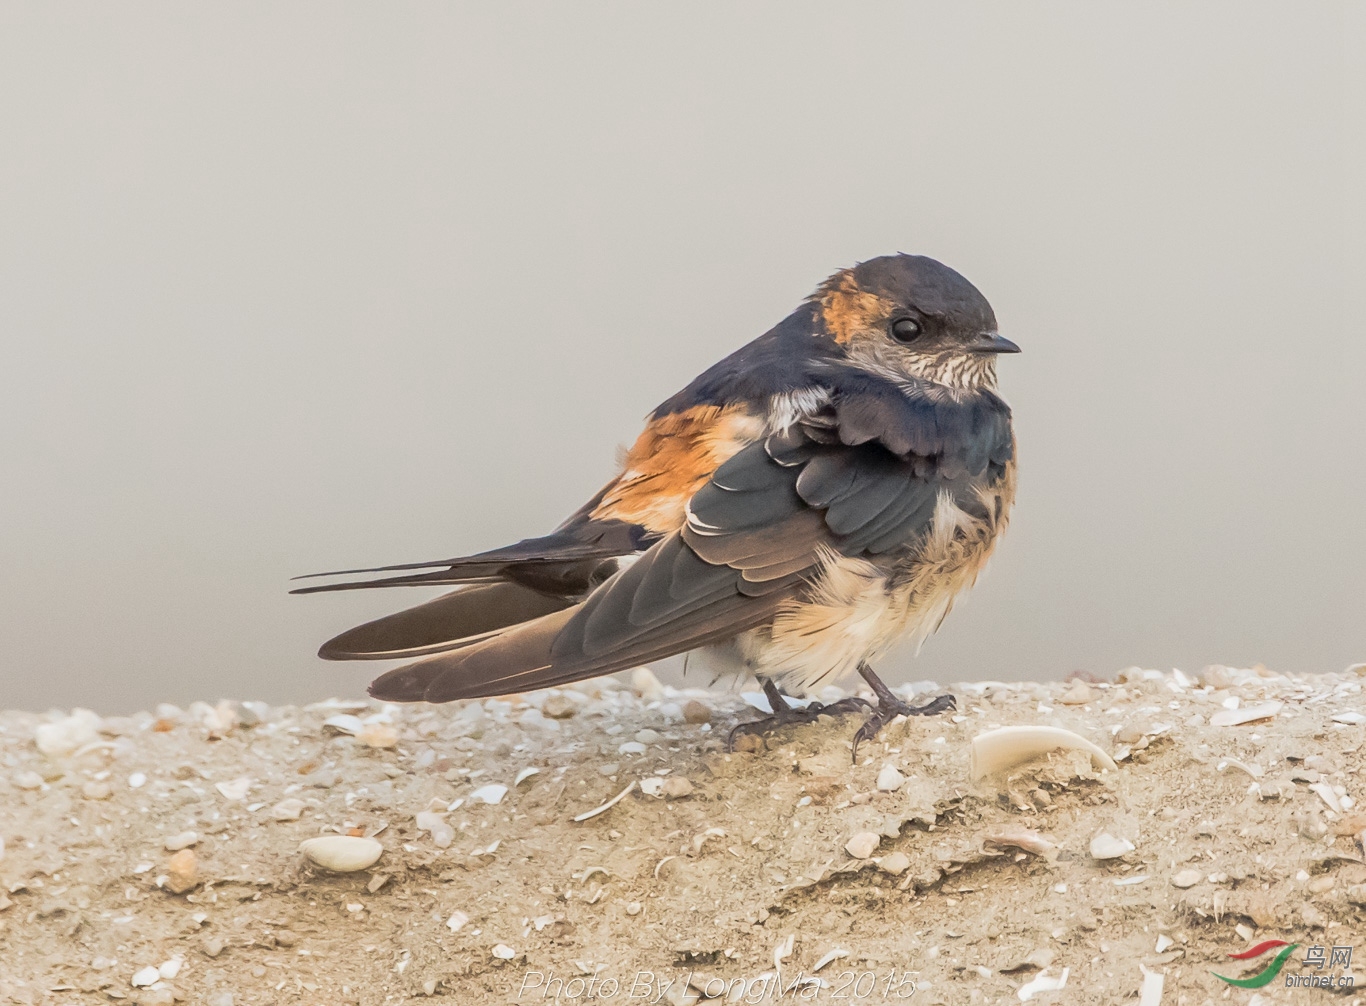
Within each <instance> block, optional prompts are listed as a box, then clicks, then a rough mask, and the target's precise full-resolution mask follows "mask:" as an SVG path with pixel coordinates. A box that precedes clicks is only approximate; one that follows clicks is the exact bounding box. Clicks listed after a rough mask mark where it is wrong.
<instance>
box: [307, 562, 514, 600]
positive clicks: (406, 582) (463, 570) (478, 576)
mask: <svg viewBox="0 0 1366 1006" xmlns="http://www.w3.org/2000/svg"><path fill="white" fill-rule="evenodd" d="M506 568H507V563H496V564H494V563H463V564H461V565H458V566H452V567H451V568H450V569H438V570H434V571H433V572H431V573H413V574H411V575H409V576H385V577H381V578H379V579H377V580H347V581H346V582H345V583H320V584H317V585H316V586H313V587H295V588H294V589H293V590H291V591H290V593H291V594H323V593H326V592H327V591H331V590H364V589H366V588H367V587H439V586H441V585H442V584H451V583H478V582H480V581H481V580H495V579H497V578H498V576H499V574H500V573H502V571H503V570H504V569H506ZM357 572H359V571H357ZM309 575H310V576H328V575H331V574H327V573H316V574H309ZM294 579H296V580H302V579H304V578H303V577H301V576H296V577H295V578H294Z"/></svg>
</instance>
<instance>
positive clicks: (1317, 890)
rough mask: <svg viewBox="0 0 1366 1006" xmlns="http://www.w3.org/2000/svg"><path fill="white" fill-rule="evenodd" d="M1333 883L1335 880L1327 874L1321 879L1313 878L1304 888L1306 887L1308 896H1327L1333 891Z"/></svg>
mask: <svg viewBox="0 0 1366 1006" xmlns="http://www.w3.org/2000/svg"><path fill="white" fill-rule="evenodd" d="M1334 881H1335V878H1334V877H1333V876H1332V874H1327V875H1325V876H1322V877H1315V878H1314V879H1313V880H1311V881H1309V883H1308V884H1307V885H1305V886H1306V887H1308V889H1309V893H1310V894H1327V893H1328V892H1329V891H1331V890H1332V889H1333V884H1334Z"/></svg>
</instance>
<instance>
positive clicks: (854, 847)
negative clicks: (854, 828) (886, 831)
mask: <svg viewBox="0 0 1366 1006" xmlns="http://www.w3.org/2000/svg"><path fill="white" fill-rule="evenodd" d="M881 841H882V836H881V835H879V834H878V833H877V832H875V831H860V832H859V833H858V834H856V835H854V837H853V838H851V839H849V841H848V842H846V843H845V845H844V851H845V852H847V853H849V855H851V856H853V857H854V858H855V859H867V858H868V857H869V856H871V855H872V854H873V853H874V852H876V851H877V847H878V844H879V843H880V842H881Z"/></svg>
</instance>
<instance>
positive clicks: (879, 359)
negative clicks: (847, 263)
mask: <svg viewBox="0 0 1366 1006" xmlns="http://www.w3.org/2000/svg"><path fill="white" fill-rule="evenodd" d="M812 300H814V301H815V303H816V305H817V306H818V307H819V313H820V321H821V323H822V324H823V326H824V329H825V331H824V332H823V333H822V334H823V336H824V337H826V338H828V339H830V340H832V341H833V342H834V343H835V346H836V347H838V349H837V351H838V352H839V353H840V354H841V355H843V356H845V357H846V358H847V359H848V361H849V362H850V363H851V364H853V365H854V366H856V367H859V368H861V369H864V370H869V371H872V372H874V373H877V374H879V375H881V376H884V377H887V378H890V379H892V380H905V379H908V378H919V379H922V380H928V381H932V382H934V383H935V384H938V385H942V386H944V387H946V388H949V389H951V390H953V391H971V390H974V389H976V388H982V387H992V386H994V385H995V382H996V366H995V361H996V355H997V354H998V353H1018V352H1019V351H1020V347H1019V346H1017V345H1015V343H1013V342H1011V341H1010V340H1009V339H1006V338H1004V337H1002V336H1001V335H1000V334H999V333H998V332H997V331H996V315H995V313H994V312H993V311H992V310H991V305H990V304H989V303H987V299H986V298H985V297H983V296H982V293H981V291H979V290H978V289H977V288H976V287H975V286H973V285H972V284H971V283H969V282H968V281H967V280H966V279H964V278H963V277H962V276H961V275H959V274H958V273H956V272H954V271H953V270H952V269H950V268H949V267H948V266H946V265H944V264H943V263H941V262H936V261H935V260H934V259H932V258H925V257H924V256H923V255H883V256H881V257H880V258H875V259H869V260H868V261H867V262H861V263H859V264H858V265H856V266H854V267H853V268H852V269H843V270H841V271H840V272H837V273H835V275H833V276H831V277H830V278H829V279H828V280H826V281H825V282H824V283H823V284H821V286H820V289H818V290H817V291H816V292H815V293H814V294H813V295H812Z"/></svg>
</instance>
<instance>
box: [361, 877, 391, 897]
mask: <svg viewBox="0 0 1366 1006" xmlns="http://www.w3.org/2000/svg"><path fill="white" fill-rule="evenodd" d="M390 879H391V878H390V877H389V874H387V873H376V874H375V875H374V876H373V877H371V878H370V882H369V883H368V884H366V885H365V889H366V890H367V891H369V892H370V893H371V894H378V893H379V892H380V891H381V890H383V889H384V885H385V884H387V883H389V880H390Z"/></svg>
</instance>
